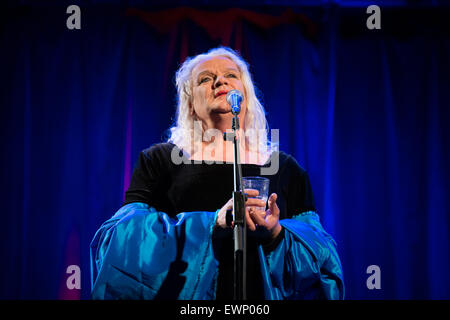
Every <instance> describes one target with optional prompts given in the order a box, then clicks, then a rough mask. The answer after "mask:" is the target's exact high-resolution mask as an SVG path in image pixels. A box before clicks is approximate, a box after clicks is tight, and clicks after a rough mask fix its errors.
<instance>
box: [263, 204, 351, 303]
mask: <svg viewBox="0 0 450 320" xmlns="http://www.w3.org/2000/svg"><path fill="white" fill-rule="evenodd" d="M280 224H281V225H282V226H283V228H284V238H283V239H282V240H281V242H280V243H279V245H278V246H277V248H276V249H275V250H273V251H271V252H270V253H265V252H264V251H263V249H262V247H260V248H259V257H260V263H261V270H262V275H263V280H264V292H265V297H266V299H268V300H285V299H288V300H303V299H343V298H344V277H343V272H342V266H341V262H340V259H339V256H338V254H337V251H336V242H335V241H334V239H333V238H332V237H331V236H330V235H329V234H328V233H327V232H325V230H324V229H323V227H322V225H321V224H320V220H319V216H318V215H317V214H316V213H315V212H313V211H308V212H304V213H301V214H299V215H297V216H294V217H293V218H292V219H283V220H280Z"/></svg>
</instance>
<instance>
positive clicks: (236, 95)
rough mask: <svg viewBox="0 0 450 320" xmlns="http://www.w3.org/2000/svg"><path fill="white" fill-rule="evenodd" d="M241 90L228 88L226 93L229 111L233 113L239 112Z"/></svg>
mask: <svg viewBox="0 0 450 320" xmlns="http://www.w3.org/2000/svg"><path fill="white" fill-rule="evenodd" d="M243 97H244V96H243V95H242V92H240V91H239V90H236V89H234V90H230V91H228V93H227V102H228V104H229V105H230V106H231V112H232V113H233V114H239V112H240V111H241V102H242V99H243Z"/></svg>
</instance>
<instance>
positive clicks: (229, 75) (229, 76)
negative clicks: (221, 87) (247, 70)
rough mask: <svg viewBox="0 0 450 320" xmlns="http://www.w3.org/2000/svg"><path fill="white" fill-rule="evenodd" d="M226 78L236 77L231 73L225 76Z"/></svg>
mask: <svg viewBox="0 0 450 320" xmlns="http://www.w3.org/2000/svg"><path fill="white" fill-rule="evenodd" d="M227 77H228V78H237V76H236V75H235V74H233V73H229V74H227Z"/></svg>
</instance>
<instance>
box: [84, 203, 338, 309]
mask: <svg viewBox="0 0 450 320" xmlns="http://www.w3.org/2000/svg"><path fill="white" fill-rule="evenodd" d="M217 212H218V211H216V212H206V211H203V212H184V213H180V214H178V215H177V216H176V218H175V219H171V218H170V217H169V216H168V215H167V214H165V213H163V212H158V211H156V210H155V208H153V207H150V206H148V205H147V204H144V203H130V204H128V205H125V206H123V207H122V208H120V209H119V210H118V211H117V212H116V214H115V215H114V216H113V217H112V218H111V219H109V220H108V221H106V222H105V223H104V224H103V225H102V226H101V227H100V229H99V230H98V231H97V233H96V234H95V236H94V239H93V240H92V243H91V284H92V298H93V299H174V300H175V299H180V300H213V299H215V292H216V284H217V275H218V261H217V260H216V258H215V256H214V250H213V243H212V232H213V228H214V226H215V223H216V216H217ZM280 224H281V225H282V226H283V227H284V228H285V232H284V239H283V240H281V242H280V243H279V245H278V246H277V248H276V249H275V250H273V251H272V252H270V253H268V254H266V253H265V252H264V251H263V249H262V247H261V246H260V247H259V248H258V254H259V261H260V264H261V273H262V279H263V282H264V295H265V298H266V299H267V300H283V299H343V298H344V281H343V272H342V267H341V263H340V260H339V257H338V254H337V252H336V243H335V241H334V240H333V239H332V237H331V236H330V235H329V234H328V233H326V232H325V230H324V229H323V228H322V226H321V224H320V221H319V217H318V215H317V214H316V213H315V212H312V211H309V212H304V213H301V214H299V215H297V216H295V217H293V218H292V219H283V220H280Z"/></svg>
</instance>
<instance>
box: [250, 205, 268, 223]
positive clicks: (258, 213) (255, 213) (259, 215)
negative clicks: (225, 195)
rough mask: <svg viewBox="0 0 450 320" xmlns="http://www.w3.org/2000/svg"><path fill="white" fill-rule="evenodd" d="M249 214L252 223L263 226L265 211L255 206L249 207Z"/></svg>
mask: <svg viewBox="0 0 450 320" xmlns="http://www.w3.org/2000/svg"><path fill="white" fill-rule="evenodd" d="M249 215H250V218H251V220H252V222H253V223H254V224H256V225H258V226H263V227H265V226H266V220H265V215H266V212H265V211H263V210H259V209H256V208H250V211H249Z"/></svg>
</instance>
